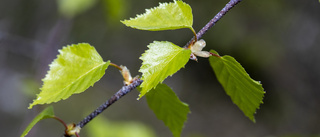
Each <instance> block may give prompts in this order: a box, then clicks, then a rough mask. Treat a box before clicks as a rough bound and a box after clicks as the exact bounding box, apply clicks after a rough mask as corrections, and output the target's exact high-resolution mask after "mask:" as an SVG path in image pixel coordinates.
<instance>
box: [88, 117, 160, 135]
mask: <svg viewBox="0 0 320 137" xmlns="http://www.w3.org/2000/svg"><path fill="white" fill-rule="evenodd" d="M85 129H86V130H87V131H88V137H156V136H155V133H154V132H153V130H152V129H151V128H149V127H148V126H147V125H144V124H142V123H139V122H133V121H132V122H130V121H129V122H128V121H109V120H108V119H105V118H103V117H101V116H99V117H96V118H95V119H94V120H93V121H92V122H90V124H88V127H87V128H85Z"/></svg>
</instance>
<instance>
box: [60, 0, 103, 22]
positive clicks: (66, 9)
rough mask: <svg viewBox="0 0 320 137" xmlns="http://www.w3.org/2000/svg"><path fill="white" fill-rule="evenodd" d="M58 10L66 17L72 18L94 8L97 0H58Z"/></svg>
mask: <svg viewBox="0 0 320 137" xmlns="http://www.w3.org/2000/svg"><path fill="white" fill-rule="evenodd" d="M57 2H58V11H59V12H60V13H61V14H62V15H64V16H65V17H69V18H72V17H74V16H76V15H78V14H80V13H83V12H85V11H86V10H88V9H90V8H92V7H93V6H94V4H95V3H96V2H97V0H57Z"/></svg>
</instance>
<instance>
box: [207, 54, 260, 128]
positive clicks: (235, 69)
mask: <svg viewBox="0 0 320 137" xmlns="http://www.w3.org/2000/svg"><path fill="white" fill-rule="evenodd" d="M210 52H212V53H215V54H217V55H218V53H217V52H215V51H213V50H211V51H210ZM209 62H210V65H211V67H212V68H213V70H214V72H215V74H216V76H217V78H218V80H219V82H220V83H221V85H222V87H223V88H224V90H225V91H226V93H227V94H228V95H229V96H230V97H231V100H232V101H233V103H235V104H236V105H237V106H238V107H239V108H240V109H241V110H242V112H243V113H244V114H245V115H246V116H247V117H248V118H249V119H251V120H252V121H253V122H255V119H254V114H255V113H256V110H257V109H258V108H259V106H260V104H261V103H263V102H262V99H263V96H264V93H265V92H264V90H263V88H262V85H261V84H260V82H258V81H255V80H253V79H251V78H250V76H249V75H248V74H247V72H246V71H245V70H244V68H243V67H242V66H241V65H240V63H238V62H237V61H236V60H235V59H234V58H233V57H231V56H227V55H226V56H223V57H216V56H211V57H210V58H209Z"/></svg>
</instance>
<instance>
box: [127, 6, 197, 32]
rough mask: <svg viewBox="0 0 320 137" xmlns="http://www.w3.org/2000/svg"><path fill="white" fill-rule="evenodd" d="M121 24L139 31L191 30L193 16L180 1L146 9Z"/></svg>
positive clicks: (190, 10) (189, 8) (188, 7)
mask: <svg viewBox="0 0 320 137" xmlns="http://www.w3.org/2000/svg"><path fill="white" fill-rule="evenodd" d="M121 22H122V23H123V24H125V25H127V26H129V27H132V28H136V29H141V30H150V31H159V30H174V29H181V28H190V29H191V30H193V28H192V24H193V15H192V9H191V7H190V6H189V5H188V4H186V3H184V2H182V1H180V0H177V1H174V2H170V3H160V5H159V6H158V7H155V8H152V9H147V10H146V12H145V13H144V14H141V15H137V17H136V18H131V19H130V20H124V21H121Z"/></svg>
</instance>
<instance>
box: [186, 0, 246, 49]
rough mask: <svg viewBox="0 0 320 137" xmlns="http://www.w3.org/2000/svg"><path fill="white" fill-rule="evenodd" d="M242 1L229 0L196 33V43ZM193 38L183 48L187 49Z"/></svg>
mask: <svg viewBox="0 0 320 137" xmlns="http://www.w3.org/2000/svg"><path fill="white" fill-rule="evenodd" d="M241 1H242V0H230V1H229V2H228V3H227V4H226V6H225V7H224V8H223V9H222V10H221V11H220V12H219V13H218V14H217V15H216V16H214V18H212V19H211V20H210V21H209V22H208V23H207V24H206V25H205V26H204V27H203V28H202V29H201V30H200V31H199V32H198V33H197V41H198V40H199V39H200V38H201V37H202V36H203V35H204V34H205V33H206V32H207V31H208V30H209V29H210V28H211V27H213V26H214V25H215V24H216V23H217V22H218V21H219V20H220V19H221V18H222V17H223V16H224V15H225V14H226V13H227V12H228V11H229V10H230V9H232V8H233V7H234V6H235V5H237V4H238V3H239V2H241ZM194 39H195V37H193V38H192V39H191V40H190V41H189V42H188V43H187V44H186V45H185V46H184V48H187V47H188V46H189V45H190V44H191V43H192V42H194V41H195V40H194Z"/></svg>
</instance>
